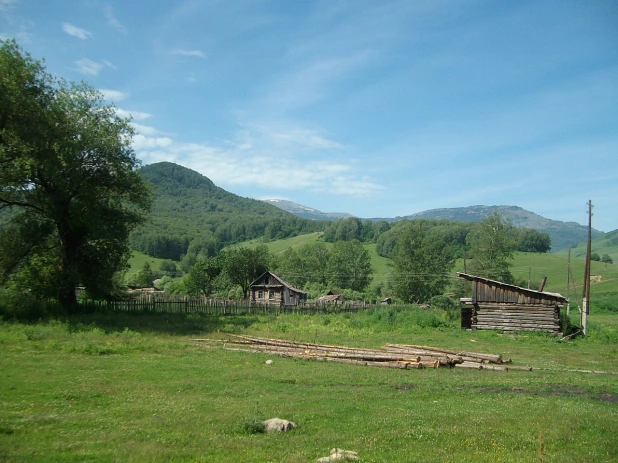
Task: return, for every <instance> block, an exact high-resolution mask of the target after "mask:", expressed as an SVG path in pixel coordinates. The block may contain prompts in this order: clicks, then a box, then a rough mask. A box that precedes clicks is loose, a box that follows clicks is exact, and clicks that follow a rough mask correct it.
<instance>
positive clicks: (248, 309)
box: [80, 295, 379, 315]
mask: <svg viewBox="0 0 618 463" xmlns="http://www.w3.org/2000/svg"><path fill="white" fill-rule="evenodd" d="M80 304H81V305H82V306H83V307H84V308H87V309H91V310H105V311H118V312H150V313H186V314H204V315H245V314H273V315H280V314H302V315H312V314H318V313H339V312H358V311H360V310H365V309H369V308H375V307H379V306H377V305H375V304H367V303H365V302H344V303H343V304H328V303H327V304H325V303H320V302H315V301H307V302H305V303H302V304H299V305H294V306H280V305H274V304H272V305H271V304H255V303H252V302H251V301H249V300H227V299H211V298H196V297H186V296H175V297H174V296H159V295H147V296H141V297H139V298H130V299H121V300H116V301H93V300H84V301H82V302H81V303H80Z"/></svg>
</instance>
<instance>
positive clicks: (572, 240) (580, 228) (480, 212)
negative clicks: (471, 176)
mask: <svg viewBox="0 0 618 463" xmlns="http://www.w3.org/2000/svg"><path fill="white" fill-rule="evenodd" d="M495 212H500V213H501V214H502V215H503V216H504V217H506V218H508V219H509V220H510V223H511V224H512V225H514V226H516V227H519V228H529V229H534V230H537V231H538V232H541V233H547V234H548V235H549V237H550V238H551V247H552V250H553V251H559V250H561V249H568V248H569V246H574V245H576V244H577V243H579V242H581V241H584V240H586V239H587V237H588V228H587V227H586V226H584V225H581V224H578V223H575V222H562V221H559V220H551V219H547V218H545V217H542V216H540V215H538V214H535V213H533V212H530V211H527V210H525V209H522V208H521V207H518V206H469V207H456V208H447V209H432V210H429V211H424V212H419V213H417V214H413V215H410V216H406V217H402V218H407V219H447V220H450V221H453V222H480V221H481V220H483V219H484V218H486V217H488V216H489V215H491V214H493V213H495ZM592 235H593V236H600V235H602V232H600V231H598V230H594V229H593V230H592Z"/></svg>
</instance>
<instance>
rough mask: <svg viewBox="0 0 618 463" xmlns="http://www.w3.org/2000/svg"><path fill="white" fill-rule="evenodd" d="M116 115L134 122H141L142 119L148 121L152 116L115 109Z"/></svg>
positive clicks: (140, 112)
mask: <svg viewBox="0 0 618 463" xmlns="http://www.w3.org/2000/svg"><path fill="white" fill-rule="evenodd" d="M116 113H117V114H118V115H119V116H120V117H130V118H132V119H133V120H135V121H143V120H144V119H149V118H151V117H152V114H150V113H145V112H142V111H129V110H128V109H122V108H116Z"/></svg>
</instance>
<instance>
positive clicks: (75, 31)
mask: <svg viewBox="0 0 618 463" xmlns="http://www.w3.org/2000/svg"><path fill="white" fill-rule="evenodd" d="M62 30H63V31H64V32H66V33H67V34H69V35H72V36H73V37H77V38H78V39H82V40H86V39H89V38H90V37H92V33H91V32H89V31H87V30H86V29H82V28H81V27H77V26H74V25H73V24H70V23H62Z"/></svg>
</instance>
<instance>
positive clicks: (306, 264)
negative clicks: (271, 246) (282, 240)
mask: <svg viewBox="0 0 618 463" xmlns="http://www.w3.org/2000/svg"><path fill="white" fill-rule="evenodd" d="M330 256H331V253H330V251H329V249H328V247H327V246H326V245H325V244H324V243H309V244H305V245H303V246H301V247H299V248H298V249H295V248H288V249H287V250H286V251H285V252H284V253H283V255H282V256H281V257H280V259H279V267H278V268H277V273H278V274H280V275H281V276H282V277H283V278H285V280H286V281H288V282H289V283H291V284H293V285H295V286H297V287H299V288H302V287H304V286H305V285H306V284H307V283H317V284H320V285H326V284H327V282H328V274H327V273H328V261H329V259H330Z"/></svg>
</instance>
